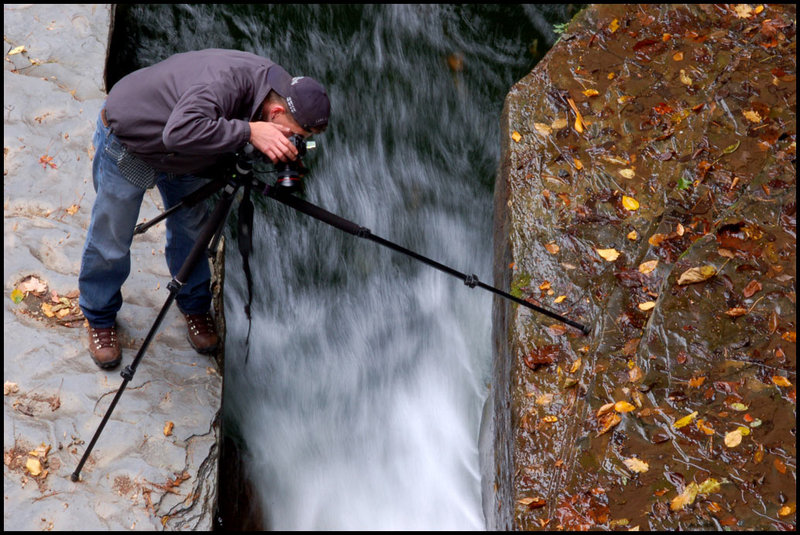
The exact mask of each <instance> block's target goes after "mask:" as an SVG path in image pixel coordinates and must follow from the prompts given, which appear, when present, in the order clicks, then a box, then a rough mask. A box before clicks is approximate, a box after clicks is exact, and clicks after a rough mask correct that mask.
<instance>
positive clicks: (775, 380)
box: [772, 375, 792, 386]
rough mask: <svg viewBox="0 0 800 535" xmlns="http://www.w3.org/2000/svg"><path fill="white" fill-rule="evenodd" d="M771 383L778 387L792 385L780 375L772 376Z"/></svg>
mask: <svg viewBox="0 0 800 535" xmlns="http://www.w3.org/2000/svg"><path fill="white" fill-rule="evenodd" d="M772 382H773V383H774V384H776V385H778V386H792V383H791V382H789V379H787V378H786V377H784V376H782V375H773V376H772Z"/></svg>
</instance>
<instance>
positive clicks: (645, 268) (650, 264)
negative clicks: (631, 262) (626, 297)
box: [639, 260, 658, 274]
mask: <svg viewBox="0 0 800 535" xmlns="http://www.w3.org/2000/svg"><path fill="white" fill-rule="evenodd" d="M657 266H658V260H648V261H647V262H642V263H641V264H639V273H644V274H647V273H651V272H652V271H653V270H655V269H656V267H657Z"/></svg>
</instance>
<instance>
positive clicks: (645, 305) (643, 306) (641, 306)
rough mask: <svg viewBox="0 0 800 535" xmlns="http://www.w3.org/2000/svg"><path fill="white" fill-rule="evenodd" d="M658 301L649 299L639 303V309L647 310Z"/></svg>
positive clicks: (653, 306)
mask: <svg viewBox="0 0 800 535" xmlns="http://www.w3.org/2000/svg"><path fill="white" fill-rule="evenodd" d="M655 306H656V302H655V301H647V302H645V303H639V310H641V311H643V312H646V311H648V310H651V309H653V308H655Z"/></svg>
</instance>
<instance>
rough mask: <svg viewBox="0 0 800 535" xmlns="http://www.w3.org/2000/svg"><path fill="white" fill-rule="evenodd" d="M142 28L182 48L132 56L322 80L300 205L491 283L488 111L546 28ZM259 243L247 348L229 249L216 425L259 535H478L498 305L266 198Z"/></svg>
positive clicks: (150, 45)
mask: <svg viewBox="0 0 800 535" xmlns="http://www.w3.org/2000/svg"><path fill="white" fill-rule="evenodd" d="M133 9H134V10H137V9H141V8H133ZM140 16H141V18H142V20H143V21H144V25H143V27H144V28H146V29H147V32H154V33H156V34H158V32H159V31H160V32H162V34H163V36H164V39H165V40H166V39H169V40H170V42H173V43H179V45H177V46H176V48H177V49H175V50H169V49H164V47H163V42H162V43H161V45H160V46H159V43H158V42H157V41H156V42H155V43H154V42H153V41H150V40H149V39H150V37H149V36H148V35H147V32H145V31H144V30H142V31H140V33H138V34H137V33H136V32H133V31H132V36H133V40H134V41H135V46H137V47H139V49H140V50H139V52H140V53H142V54H144V56H148V55H149V56H151V57H153V59H161V58H163V57H166V56H167V55H169V54H170V53H172V52H177V51H182V50H188V49H193V48H205V47H223V48H225V47H228V48H241V49H245V50H250V51H253V52H256V53H260V54H263V55H264V56H267V57H270V58H271V59H273V60H275V61H276V62H278V63H280V64H281V65H283V66H284V67H285V68H286V69H287V70H289V72H291V73H292V74H294V75H308V76H312V77H314V78H317V79H318V80H320V81H321V82H322V83H323V84H324V85H326V87H327V88H328V92H329V95H330V97H331V101H332V118H331V124H330V126H329V128H328V131H327V132H326V133H325V134H323V135H321V136H317V139H316V141H317V144H318V145H319V147H320V148H319V150H318V151H317V153H316V154H313V155H311V156H309V157H307V158H306V160H305V163H306V165H307V166H308V167H309V168H310V169H311V170H312V172H311V175H310V177H308V178H307V180H306V183H307V184H306V198H307V199H308V200H309V201H311V202H313V203H315V204H319V205H321V206H322V207H324V208H326V209H328V210H330V211H332V212H334V213H336V214H339V215H341V216H342V217H345V218H347V219H350V220H352V221H355V222H357V223H359V224H360V225H363V226H366V227H368V228H370V229H371V230H372V232H373V233H374V234H377V235H378V236H381V237H383V238H386V239H388V240H391V241H394V242H396V243H398V244H400V245H402V246H404V247H407V248H410V249H412V250H414V251H417V252H419V253H421V254H424V255H426V256H429V257H431V258H433V259H434V260H437V261H439V262H442V263H444V264H447V265H450V266H452V267H453V268H455V269H457V270H459V271H462V272H464V273H475V274H477V275H478V276H479V277H480V278H481V280H483V281H485V282H488V283H491V282H492V281H491V273H492V266H491V261H492V253H491V250H492V236H491V218H492V184H493V182H494V176H495V173H496V170H497V163H498V159H499V135H500V133H499V115H500V111H501V108H502V104H503V99H504V97H505V94H506V93H507V91H508V89H509V88H510V86H511V85H512V84H513V83H514V82H515V81H516V80H517V79H519V78H521V77H522V76H523V75H524V74H526V73H527V72H528V71H529V70H530V68H531V67H532V65H533V63H534V61H535V58H534V57H532V56H531V53H530V51H529V50H528V47H529V46H530V45H531V44H532V42H533V40H534V38H537V37H538V38H540V39H542V41H545V40H546V39H544V38H542V36H541V35H539V34H537V33H536V30H535V29H534V27H538V26H541V25H542V21H544V17H543V16H542V14H541V11H537V10H536V9H535V8H534V9H530V8H520V7H515V6H477V5H464V6H446V5H422V6H410V5H380V6H330V5H328V6H307V5H300V6H287V5H281V6H275V5H272V6H255V5H224V6H223V5H221V4H220V5H203V6H176V7H158V8H147V9H144V10H143V11H142V12H141V15H140ZM552 38H553V36H552V34H551V35H550V36H549V40H550V41H551V42H550V43H549V44H552ZM545 44H547V43H544V42H543V43H542V48H544V46H543V45H545ZM130 46H134V45H130ZM141 61H142V62H143V63H145V64H146V63H149V62H152V60H150V61H148V60H147V59H144V60H141ZM253 243H254V251H253V253H252V256H251V261H250V263H251V268H252V271H253V278H254V282H255V284H254V289H253V295H254V301H253V306H252V332H251V335H250V339H249V348H248V347H246V346H245V339H246V336H247V328H248V324H247V319H246V317H245V315H244V312H243V304H244V302H245V300H246V290H245V283H244V276H243V274H242V271H241V269H240V266H241V259H240V257H239V254H238V251H237V250H236V247H235V246H234V242H233V241H232V240H229V241H228V248H227V251H228V254H227V256H228V258H227V259H226V269H227V274H226V287H225V315H226V324H227V342H226V348H225V351H226V369H225V373H226V377H225V400H224V410H225V418H226V420H227V421H229V422H233V427H234V428H236V432H237V433H238V434H239V435H241V438H242V439H243V441H244V443H245V445H246V449H247V452H248V456H247V458H246V460H245V461H246V462H247V468H248V473H249V476H250V478H251V480H252V481H253V483H254V485H255V487H256V490H257V493H258V495H259V498H260V499H261V509H262V510H263V511H264V512H265V515H266V517H267V518H265V525H266V526H267V527H269V528H270V529H277V530H281V529H290V530H305V529H309V530H310V529H331V530H332V529H348V530H362V529H363V530H367V529H369V530H372V529H379V530H382V529H392V530H394V529H397V530H405V529H414V530H417V529H419V530H423V529H435V530H451V529H452V530H457V529H458V530H467V529H468V530H475V529H483V528H484V518H483V512H482V509H481V485H480V470H479V466H478V464H479V462H478V446H477V444H478V430H479V426H480V417H481V409H482V406H483V403H484V400H485V398H486V395H487V382H488V380H489V370H490V361H491V347H490V330H491V296H490V294H488V293H487V292H483V291H482V290H479V289H474V290H471V289H469V288H467V287H466V286H464V284H463V283H461V282H459V280H458V279H456V278H453V277H450V276H448V275H445V274H443V273H440V272H439V271H436V270H434V269H433V268H430V267H428V266H425V265H423V264H420V263H417V262H416V261H414V260H411V259H408V258H406V257H404V256H402V255H399V254H398V253H396V252H393V251H389V250H387V249H384V248H382V247H380V246H378V245H376V244H374V243H372V242H369V241H366V240H361V239H358V238H356V237H353V236H350V235H347V234H344V233H342V232H340V231H338V230H336V229H334V228H332V227H328V226H326V225H324V224H322V223H320V222H317V221H314V220H312V219H310V218H308V217H307V216H304V215H302V214H299V213H296V212H294V211H292V210H291V209H289V208H286V207H284V206H282V205H279V204H278V203H276V202H274V201H272V200H270V199H263V201H260V202H259V203H258V204H257V213H256V222H255V230H254V240H253ZM245 353H247V354H248V355H249V356H248V360H247V362H245V360H244V355H245ZM223 469H224V467H223Z"/></svg>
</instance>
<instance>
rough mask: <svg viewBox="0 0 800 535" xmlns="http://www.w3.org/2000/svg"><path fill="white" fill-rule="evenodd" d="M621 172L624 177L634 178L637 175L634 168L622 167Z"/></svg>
mask: <svg viewBox="0 0 800 535" xmlns="http://www.w3.org/2000/svg"><path fill="white" fill-rule="evenodd" d="M619 174H620V175H622V177H623V178H633V177H634V176H636V172H635V171H634V170H633V169H620V170H619Z"/></svg>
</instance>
